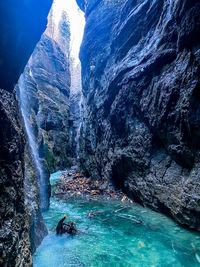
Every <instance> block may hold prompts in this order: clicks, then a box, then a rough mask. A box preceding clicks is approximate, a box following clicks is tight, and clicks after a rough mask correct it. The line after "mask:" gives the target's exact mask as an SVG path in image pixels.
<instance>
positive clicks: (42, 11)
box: [0, 0, 53, 91]
mask: <svg viewBox="0 0 200 267" xmlns="http://www.w3.org/2000/svg"><path fill="white" fill-rule="evenodd" d="M52 2H53V0H47V1H44V2H41V1H40V0H30V1H28V2H27V1H26V0H22V1H20V4H19V3H17V2H16V1H15V0H7V1H1V2H0V20H1V23H0V32H1V40H0V88H3V89H5V90H9V91H13V89H14V86H15V84H16V83H17V81H18V79H19V76H20V74H21V73H22V72H23V69H24V67H25V65H26V63H27V61H28V59H29V57H30V56H31V54H32V52H33V50H34V48H35V46H36V44H37V42H38V41H39V39H40V36H41V34H42V33H43V32H44V31H45V28H46V25H47V16H48V12H49V10H50V7H51V4H52Z"/></svg>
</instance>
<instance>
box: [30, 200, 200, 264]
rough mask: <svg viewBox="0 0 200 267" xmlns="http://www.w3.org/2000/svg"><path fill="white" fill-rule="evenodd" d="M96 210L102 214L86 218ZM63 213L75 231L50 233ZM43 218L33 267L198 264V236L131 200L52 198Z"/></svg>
mask: <svg viewBox="0 0 200 267" xmlns="http://www.w3.org/2000/svg"><path fill="white" fill-rule="evenodd" d="M121 208H124V209H121ZM99 210H103V211H105V212H104V213H102V214H99V215H98V216H96V217H94V218H93V219H89V218H88V217H87V216H86V215H87V213H89V212H93V211H99ZM113 210H119V211H118V212H113ZM65 214H67V215H68V216H70V219H71V220H74V221H76V223H77V227H78V229H79V230H80V234H78V235H76V236H68V235H63V236H56V234H55V227H56V225H57V222H58V220H59V219H60V218H61V217H62V216H64V215H65ZM43 216H44V220H45V223H46V225H47V227H48V230H49V235H48V236H47V237H46V238H45V239H44V240H43V242H42V244H41V246H40V247H39V248H38V249H37V251H36V253H35V254H34V266H35V267H68V266H87V267H88V266H95V267H98V266H99V267H101V266H106V267H107V266H108V267H109V266H110V267H112V266H113V267H115V266H116V267H118V266H119V267H120V266H127V267H128V266H139V267H140V266H141V267H149V266H150V267H153V266H156V267H159V266H161V267H167V266H169V267H171V266H174V267H181V266H186V267H187V266H188V267H191V266H193V267H196V266H200V262H199V261H200V235H199V234H197V233H193V232H190V231H187V230H185V229H183V228H181V227H179V226H178V225H177V224H176V223H175V222H173V221H172V220H171V219H170V218H168V217H166V216H164V215H162V214H159V213H156V212H153V211H151V210H149V209H146V208H143V207H141V206H139V205H137V204H131V205H129V204H126V203H121V202H120V201H115V200H111V201H109V202H108V201H103V200H98V201H86V200H83V199H77V200H73V201H72V200H71V201H66V202H64V201H58V200H56V199H55V198H52V199H51V205H50V209H49V211H46V212H45V213H44V214H43ZM137 220H142V221H143V224H137Z"/></svg>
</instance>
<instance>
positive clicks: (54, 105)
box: [19, 34, 71, 174]
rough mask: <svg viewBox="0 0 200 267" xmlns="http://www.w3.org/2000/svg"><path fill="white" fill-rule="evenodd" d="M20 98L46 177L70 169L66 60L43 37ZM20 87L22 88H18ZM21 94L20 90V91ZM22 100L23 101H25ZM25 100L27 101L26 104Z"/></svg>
mask: <svg viewBox="0 0 200 267" xmlns="http://www.w3.org/2000/svg"><path fill="white" fill-rule="evenodd" d="M23 78H24V86H25V87H26V88H25V90H23V95H21V96H19V98H20V101H21V102H22V104H23V103H24V101H26V105H25V106H24V107H23V109H24V111H25V113H26V116H27V117H28V119H29V124H30V125H31V128H32V132H33V134H34V136H35V140H36V142H37V149H38V150H39V157H40V158H41V159H43V160H44V161H45V162H43V163H42V164H43V165H46V166H47V173H49V174H50V173H52V172H55V171H56V170H59V169H63V168H65V167H67V166H69V161H70V159H69V155H70V144H69V122H68V119H69V88H70V82H71V81H70V70H69V60H68V58H67V57H66V55H65V54H64V53H63V52H62V50H61V49H60V47H59V44H58V43H57V42H56V41H55V40H53V39H51V38H50V37H49V36H47V35H46V34H44V35H43V36H42V38H41V40H40V42H39V43H38V45H37V46H36V48H35V50H34V53H33V54H32V56H31V58H30V60H29V63H28V64H27V66H26V68H25V71H24V73H23ZM19 86H21V85H20V84H19ZM19 91H20V90H19ZM24 99H25V100H24ZM27 100H28V101H27Z"/></svg>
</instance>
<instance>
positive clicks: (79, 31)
mask: <svg viewBox="0 0 200 267" xmlns="http://www.w3.org/2000/svg"><path fill="white" fill-rule="evenodd" d="M63 10H64V11H66V12H67V14H68V17H69V22H70V28H71V56H72V57H73V58H74V59H75V62H76V63H77V62H78V54H79V50H80V44H81V41H82V37H83V31H84V26H85V17H84V13H83V12H82V11H81V10H80V9H79V7H78V5H77V4H76V1H75V0H54V21H55V23H59V20H60V17H61V14H62V11H63Z"/></svg>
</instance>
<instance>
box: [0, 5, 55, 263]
mask: <svg viewBox="0 0 200 267" xmlns="http://www.w3.org/2000/svg"><path fill="white" fill-rule="evenodd" d="M51 3H52V1H51V0H47V1H45V2H44V3H41V1H38V0H36V1H35V0H34V1H33V0H31V1H28V2H27V1H25V0H22V1H20V3H19V2H17V1H14V0H8V1H1V2H0V22H1V23H0V33H1V38H0V39H1V40H0V88H3V89H0V123H1V131H0V191H1V192H0V214H1V217H0V266H6V267H13V266H32V258H31V253H30V241H29V216H28V213H27V209H26V207H25V194H24V145H25V136H24V133H23V129H22V126H21V123H20V116H19V108H18V103H17V100H16V97H15V91H14V92H13V90H14V85H15V84H16V83H17V80H18V78H19V76H20V74H21V73H22V71H23V69H24V66H25V64H26V63H27V61H28V58H29V57H30V55H31V53H32V51H33V49H34V47H35V45H36V43H37V41H38V40H39V38H40V36H41V34H42V33H43V31H44V30H45V27H46V23H47V14H48V12H49V9H50V6H51ZM8 91H9V92H8Z"/></svg>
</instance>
